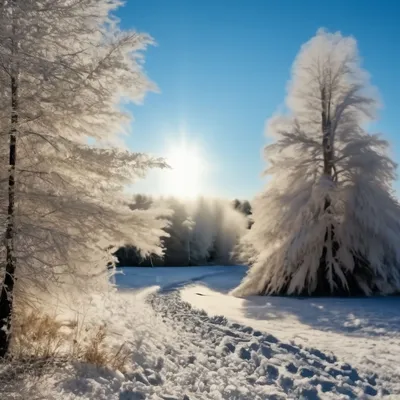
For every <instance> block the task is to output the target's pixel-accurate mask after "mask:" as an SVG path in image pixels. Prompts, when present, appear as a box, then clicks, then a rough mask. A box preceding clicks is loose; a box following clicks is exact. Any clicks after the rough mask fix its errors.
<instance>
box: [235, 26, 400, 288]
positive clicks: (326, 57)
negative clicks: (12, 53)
mask: <svg viewBox="0 0 400 400" xmlns="http://www.w3.org/2000/svg"><path fill="white" fill-rule="evenodd" d="M292 73H293V76H292V80H291V82H290V85H289V89H288V96H287V105H288V111H289V112H288V113H287V114H286V115H278V116H275V117H274V118H272V119H271V121H270V122H269V126H268V131H269V133H270V134H271V135H272V136H273V137H274V138H275V139H276V141H275V142H274V143H273V144H271V145H269V146H267V147H266V151H265V154H266V159H267V161H268V163H269V168H268V169H267V173H268V174H270V175H271V180H270V182H269V183H268V185H267V188H266V190H265V191H264V192H263V193H262V194H261V195H259V196H258V198H257V199H256V200H255V201H254V203H253V206H254V209H253V216H254V221H255V223H254V225H253V227H252V229H251V230H250V231H249V233H248V234H247V235H246V236H245V237H244V238H243V240H242V250H243V251H244V252H245V253H246V255H247V257H248V259H249V263H250V265H251V268H250V270H249V272H248V275H247V276H246V277H245V279H244V281H243V282H242V284H241V285H240V286H239V287H238V288H237V289H235V290H234V292H233V293H234V294H236V295H249V294H316V295H335V294H340V295H358V294H365V295H371V294H374V293H383V294H387V293H394V292H398V291H399V290H400V246H399V245H398V240H399V237H400V208H399V203H398V202H397V200H396V198H395V197H394V193H393V190H392V187H391V185H392V182H393V180H394V179H395V168H396V165H395V163H394V162H393V161H392V160H391V159H390V158H389V156H388V154H387V148H388V144H387V142H386V141H385V140H383V139H382V138H381V137H380V136H379V135H377V134H371V133H369V132H368V131H367V129H368V123H370V122H371V121H373V120H374V118H375V116H376V112H377V106H378V103H377V100H376V93H375V90H374V88H373V87H371V85H370V82H369V76H368V74H367V73H366V72H365V71H364V70H363V69H362V68H361V66H360V59H359V55H358V50H357V43H356V40H355V39H354V38H352V37H344V36H342V35H341V34H340V33H328V32H326V31H324V30H320V31H318V33H317V35H316V36H315V37H313V38H312V39H311V40H310V41H309V42H307V43H306V44H305V45H303V47H302V48H301V50H300V52H299V54H298V56H297V58H296V60H295V62H294V65H293V71H292Z"/></svg>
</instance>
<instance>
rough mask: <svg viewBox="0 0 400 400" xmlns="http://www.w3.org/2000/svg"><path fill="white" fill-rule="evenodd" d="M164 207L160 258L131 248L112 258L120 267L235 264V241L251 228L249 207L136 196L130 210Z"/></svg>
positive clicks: (235, 202) (236, 203)
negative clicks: (165, 212) (164, 224)
mask: <svg viewBox="0 0 400 400" xmlns="http://www.w3.org/2000/svg"><path fill="white" fill-rule="evenodd" d="M152 207H165V208H166V209H168V210H169V211H170V214H169V216H167V217H166V219H167V225H166V228H165V235H164V236H163V238H162V249H163V254H162V255H161V256H160V255H148V256H143V255H142V254H141V252H140V250H139V249H137V248H136V247H135V246H133V245H129V244H127V245H125V246H122V247H120V248H119V249H118V250H117V251H116V252H115V256H116V257H117V259H118V265H119V266H192V265H208V264H223V265H230V264H235V263H237V262H238V260H237V259H236V257H235V254H234V251H235V248H236V245H237V243H238V240H239V239H240V237H241V236H242V235H243V234H244V232H245V231H246V229H248V228H249V227H250V226H251V219H250V216H251V205H250V203H249V201H247V200H244V201H240V200H238V199H235V200H233V201H232V202H229V201H225V200H221V199H207V198H204V197H200V198H198V199H196V200H187V199H186V200H185V199H181V198H175V197H169V198H158V199H157V198H153V197H151V196H145V195H140V194H139V195H135V196H134V199H133V202H132V203H130V204H129V208H130V209H131V210H149V209H151V208H152Z"/></svg>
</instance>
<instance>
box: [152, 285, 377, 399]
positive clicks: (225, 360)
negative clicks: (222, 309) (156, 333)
mask: <svg viewBox="0 0 400 400" xmlns="http://www.w3.org/2000/svg"><path fill="white" fill-rule="evenodd" d="M163 293H164V294H156V295H154V296H152V297H151V298H150V302H151V304H152V306H153V308H154V309H155V311H156V312H157V313H158V314H160V315H162V316H163V318H164V321H165V322H166V323H168V324H171V323H172V324H173V327H174V329H177V330H178V332H180V341H179V344H180V347H181V348H182V349H185V348H186V349H191V351H192V352H193V354H194V355H193V356H191V362H192V364H191V365H189V366H188V365H186V366H185V368H184V369H182V370H181V371H179V372H178V374H177V375H179V376H181V377H182V383H183V382H186V387H187V388H188V389H189V390H190V394H192V393H194V394H195V397H193V398H196V399H230V400H235V399H238V400H239V399H243V400H247V399H248V400H250V399H257V400H258V399H282V400H283V399H307V400H308V399H310V400H317V399H363V398H364V399H367V398H370V397H372V396H376V395H377V394H378V393H379V394H380V395H382V394H383V393H382V390H381V389H380V388H378V386H377V383H376V377H375V376H373V375H372V376H369V377H368V376H360V374H359V372H358V371H357V370H356V369H354V368H352V367H351V366H350V365H349V364H344V363H340V362H337V360H336V358H335V357H334V356H333V355H329V354H324V353H323V352H321V351H319V350H317V349H305V348H302V347H300V346H296V345H294V344H289V343H283V342H281V341H279V340H278V339H277V338H276V337H274V336H272V335H268V334H263V333H261V332H260V331H254V330H253V329H252V328H251V327H248V326H247V327H246V326H243V325H240V324H236V323H229V322H228V321H227V320H226V319H225V318H224V317H222V316H220V317H218V316H217V317H209V316H208V315H207V314H206V313H205V312H202V311H196V310H194V309H192V307H191V306H190V305H189V304H188V303H185V302H183V301H182V300H181V298H180V296H179V294H178V293H176V292H170V293H168V291H164V292H163ZM179 356H180V352H179V350H178V351H177V352H176V349H174V348H171V357H172V359H174V358H176V357H178V358H179ZM184 364H185V363H184ZM192 371H193V372H194V371H196V373H195V376H197V382H196V380H193V375H192V374H191V372H192ZM199 376H200V382H199V380H198V379H199ZM171 378H174V377H171ZM190 398H192V397H190Z"/></svg>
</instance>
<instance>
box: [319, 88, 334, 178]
mask: <svg viewBox="0 0 400 400" xmlns="http://www.w3.org/2000/svg"><path fill="white" fill-rule="evenodd" d="M321 106H322V110H321V120H322V121H321V124H322V126H321V128H322V152H323V156H324V175H326V176H327V177H329V178H332V172H333V167H334V166H333V138H332V132H331V130H332V120H331V99H330V95H329V96H328V98H327V94H326V89H325V87H323V88H322V89H321Z"/></svg>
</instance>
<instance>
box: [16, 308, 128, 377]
mask: <svg viewBox="0 0 400 400" xmlns="http://www.w3.org/2000/svg"><path fill="white" fill-rule="evenodd" d="M109 339H110V334H109V332H108V330H107V327H106V325H100V326H97V327H92V328H87V327H86V328H85V329H82V324H79V323H78V322H77V321H76V322H74V323H70V324H67V325H66V324H65V323H64V324H63V323H61V322H59V321H57V320H56V319H55V318H53V317H50V316H48V315H40V314H38V313H37V312H34V311H30V312H22V313H21V312H20V313H18V314H17V316H16V317H15V318H14V321H13V336H12V347H11V357H12V358H13V359H16V360H30V361H35V360H42V361H54V362H57V361H59V360H71V361H72V360H74V361H81V362H86V363H90V364H93V365H96V366H106V367H109V368H112V369H114V370H120V371H122V372H123V371H124V370H125V369H126V366H127V365H128V362H129V359H130V358H131V354H132V353H131V350H130V349H129V347H128V346H127V345H126V343H122V345H120V346H119V347H118V348H115V347H113V346H111V345H110V344H109V342H110V340H109Z"/></svg>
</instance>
